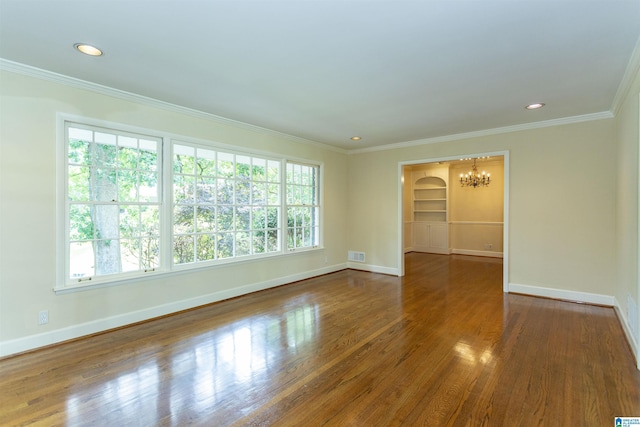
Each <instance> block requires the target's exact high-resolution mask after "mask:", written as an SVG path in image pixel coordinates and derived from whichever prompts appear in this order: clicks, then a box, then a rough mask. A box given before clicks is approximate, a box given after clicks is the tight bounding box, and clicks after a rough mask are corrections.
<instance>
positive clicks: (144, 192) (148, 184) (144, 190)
mask: <svg viewBox="0 0 640 427" xmlns="http://www.w3.org/2000/svg"><path fill="white" fill-rule="evenodd" d="M138 177H139V180H140V181H139V184H138V185H139V187H138V201H140V202H151V203H156V202H158V200H159V197H158V174H157V172H149V173H145V172H141V173H139V174H138Z"/></svg>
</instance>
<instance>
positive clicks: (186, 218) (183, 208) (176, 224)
mask: <svg viewBox="0 0 640 427" xmlns="http://www.w3.org/2000/svg"><path fill="white" fill-rule="evenodd" d="M194 228H195V207H194V206H192V205H177V206H174V207H173V233H174V234H178V233H180V234H182V233H193V231H194Z"/></svg>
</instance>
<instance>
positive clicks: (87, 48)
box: [73, 43, 102, 56]
mask: <svg viewBox="0 0 640 427" xmlns="http://www.w3.org/2000/svg"><path fill="white" fill-rule="evenodd" d="M73 47H75V48H76V49H78V50H79V51H80V52H82V53H84V54H85V55H90V56H102V51H101V50H100V49H98V48H97V47H95V46H91V45H90V44H86V43H76V44H74V45H73Z"/></svg>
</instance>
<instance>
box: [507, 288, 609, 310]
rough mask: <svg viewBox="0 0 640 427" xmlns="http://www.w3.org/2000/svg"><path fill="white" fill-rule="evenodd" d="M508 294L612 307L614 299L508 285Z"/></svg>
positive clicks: (596, 295) (566, 291) (559, 290)
mask: <svg viewBox="0 0 640 427" xmlns="http://www.w3.org/2000/svg"><path fill="white" fill-rule="evenodd" d="M509 292H515V293H518V294H525V295H533V296H537V297H545V298H553V299H560V300H565V301H573V302H586V303H589V304H597V305H606V306H609V307H613V306H614V303H615V301H614V297H613V296H611V295H602V294H591V293H588V292H578V291H568V290H566V289H557V288H543V287H540V286H530V285H519V284H516V283H509Z"/></svg>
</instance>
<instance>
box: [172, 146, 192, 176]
mask: <svg viewBox="0 0 640 427" xmlns="http://www.w3.org/2000/svg"><path fill="white" fill-rule="evenodd" d="M195 164H196V163H195V148H193V147H187V146H184V145H174V146H173V171H174V172H175V173H182V174H191V175H192V174H195V170H196V168H195Z"/></svg>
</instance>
